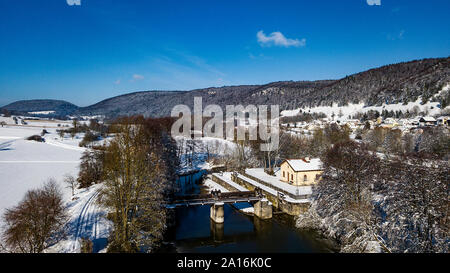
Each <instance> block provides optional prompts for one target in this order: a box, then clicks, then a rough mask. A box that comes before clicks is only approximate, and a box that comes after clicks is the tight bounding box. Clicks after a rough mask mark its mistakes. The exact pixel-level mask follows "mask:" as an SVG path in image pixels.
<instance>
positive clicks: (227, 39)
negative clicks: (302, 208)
mask: <svg viewBox="0 0 450 273" xmlns="http://www.w3.org/2000/svg"><path fill="white" fill-rule="evenodd" d="M367 1H369V2H374V3H377V2H380V5H375V4H374V5H369V4H368V3H367ZM449 11H450V1H448V0H432V1H423V0H422V1H415V0H396V1H394V0H392V1H388V0H381V1H380V0H348V1H325V0H323V1H320V0H316V1H300V0H296V1H282V0H278V1H265V0H257V1H252V0H246V1H242V0H241V1H233V0H226V1H225V0H209V1H203V0H192V1H172V0H165V1H150V0H147V1H137V0H135V1H132V0H81V5H80V6H77V5H73V6H70V5H68V4H67V3H66V0H0V105H4V104H7V103H10V102H13V101H15V100H20V99H37V98H51V99H64V100H68V101H70V102H72V103H75V104H77V105H80V106H86V105H89V104H92V103H96V102H98V101H100V100H102V99H105V98H108V97H112V96H116V95H119V94H124V93H129V92H134V91H141V90H190V89H195V88H204V87H210V86H223V85H238V84H263V83H268V82H272V81H280V80H318V79H336V78H341V77H345V76H346V75H350V74H353V73H356V72H361V71H364V70H367V69H369V68H373V67H378V66H381V65H384V64H390V63H396V62H401V61H409V60H413V59H420V58H428V57H447V56H449V55H450V54H449V53H450V50H449V49H450V28H449V25H450V24H449V21H448V13H449Z"/></svg>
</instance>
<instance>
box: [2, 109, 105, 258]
mask: <svg viewBox="0 0 450 273" xmlns="http://www.w3.org/2000/svg"><path fill="white" fill-rule="evenodd" d="M0 121H6V122H7V123H8V125H7V126H4V127H0V214H1V215H3V213H4V211H5V209H6V208H9V207H13V206H15V205H17V204H18V202H20V200H22V198H23V196H24V195H25V193H26V192H27V191H28V190H30V189H36V188H39V187H41V186H42V185H43V184H44V183H45V182H46V181H48V179H50V178H53V179H55V180H56V182H57V183H58V184H59V185H60V188H61V190H62V192H63V198H64V200H67V207H68V209H69V213H70V215H71V219H70V222H69V224H68V226H67V227H68V233H69V234H68V235H69V236H68V237H67V240H66V241H64V242H60V243H59V244H58V245H56V246H53V247H52V248H51V249H50V250H49V251H51V252H78V251H79V239H80V238H81V237H88V238H90V239H92V240H93V242H94V250H95V251H100V250H101V249H103V248H104V247H105V246H106V238H107V234H108V230H109V223H108V222H107V221H106V220H105V219H104V218H103V216H104V215H105V213H106V212H105V210H104V209H102V208H100V207H99V206H98V205H97V204H96V202H95V200H96V196H97V190H98V189H99V186H98V185H97V186H94V187H91V188H90V189H88V190H85V189H83V190H77V194H76V196H75V197H76V199H75V200H72V196H71V190H70V189H69V188H67V187H66V185H64V183H63V177H64V175H65V174H70V175H72V176H74V177H77V176H78V171H79V164H80V157H81V155H82V153H83V151H85V148H81V147H79V146H78V144H79V142H80V141H81V140H82V138H83V135H82V134H79V135H77V136H76V137H75V138H74V139H72V138H71V137H69V136H68V135H67V136H66V137H65V138H64V139H61V138H60V137H59V136H58V135H57V133H56V130H57V129H58V128H59V127H57V124H59V123H61V124H62V123H63V122H58V121H56V122H54V121H42V120H41V121H36V122H33V125H30V123H29V125H28V126H17V125H14V124H12V123H13V121H12V118H5V117H0ZM66 123H67V122H66ZM11 124H12V125H11ZM43 129H46V130H47V131H48V132H49V133H50V134H47V135H45V140H46V142H45V143H40V142H35V141H28V140H25V138H26V137H29V136H31V135H40V133H41V132H42V130H43ZM2 225H3V223H2V222H1V219H0V226H2Z"/></svg>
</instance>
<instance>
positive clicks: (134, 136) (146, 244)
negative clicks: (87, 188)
mask: <svg viewBox="0 0 450 273" xmlns="http://www.w3.org/2000/svg"><path fill="white" fill-rule="evenodd" d="M116 128H117V129H118V130H119V131H118V133H117V134H116V136H115V138H114V139H113V140H112V141H111V142H110V144H109V146H108V148H107V151H106V157H105V179H106V181H105V188H104V191H103V194H102V195H103V196H102V200H103V201H104V203H105V205H107V206H108V207H110V208H111V209H112V210H113V211H114V213H113V217H112V218H113V223H114V229H113V232H112V242H111V244H110V246H109V249H108V251H111V252H135V251H139V250H144V251H150V250H151V248H152V247H154V245H155V244H156V243H157V242H158V241H159V240H161V239H162V234H163V231H164V229H165V219H166V211H165V209H164V208H163V207H162V206H161V203H162V202H163V199H164V196H165V194H166V193H167V192H169V191H170V190H171V189H170V187H171V185H172V183H173V182H174V181H175V180H174V177H173V175H174V173H175V172H174V168H173V166H174V164H175V162H173V159H174V158H176V156H175V155H176V149H175V148H174V146H172V145H174V142H173V141H172V140H171V138H170V137H169V135H167V134H166V133H164V132H165V131H164V130H163V128H161V126H160V125H159V124H158V123H155V122H152V121H149V120H142V119H139V118H135V119H133V118H129V119H122V120H121V121H119V123H118V125H117V126H116Z"/></svg>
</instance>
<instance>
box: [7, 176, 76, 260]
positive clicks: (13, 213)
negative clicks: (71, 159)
mask: <svg viewBox="0 0 450 273" xmlns="http://www.w3.org/2000/svg"><path fill="white" fill-rule="evenodd" d="M67 219H68V216H67V213H66V207H65V205H64V202H63V198H62V194H61V191H60V190H59V188H58V186H57V184H56V182H55V180H53V179H50V180H49V181H48V182H47V183H46V184H45V185H44V186H43V187H42V188H41V189H37V190H30V191H28V192H27V193H26V194H25V197H24V199H23V200H22V201H21V202H20V203H19V204H18V205H17V206H15V207H13V208H10V209H7V210H6V212H5V214H4V215H3V220H4V222H5V227H4V230H5V231H4V233H3V235H2V239H3V242H4V244H5V247H6V248H7V250H8V252H21V253H41V252H42V251H44V250H45V249H46V248H47V247H48V246H49V245H51V244H53V243H55V242H57V241H58V240H59V239H61V238H62V235H63V227H64V226H65V224H66V222H67Z"/></svg>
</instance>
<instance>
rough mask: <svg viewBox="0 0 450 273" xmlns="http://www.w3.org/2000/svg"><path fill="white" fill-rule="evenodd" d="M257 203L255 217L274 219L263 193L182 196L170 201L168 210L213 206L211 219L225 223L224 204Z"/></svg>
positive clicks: (257, 190)
mask: <svg viewBox="0 0 450 273" xmlns="http://www.w3.org/2000/svg"><path fill="white" fill-rule="evenodd" d="M242 202H256V203H255V204H254V215H255V216H257V217H259V218H261V219H270V218H272V204H271V203H269V201H268V200H267V199H265V198H264V195H263V194H262V191H261V190H260V189H256V190H255V191H239V192H220V191H217V190H213V191H212V192H211V193H209V194H195V195H181V196H175V197H174V198H173V199H172V200H170V202H169V203H170V204H169V205H167V207H168V208H176V207H180V206H203V205H211V213H210V217H211V219H212V220H213V221H214V222H216V223H223V222H224V211H223V206H224V204H233V203H242Z"/></svg>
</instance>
